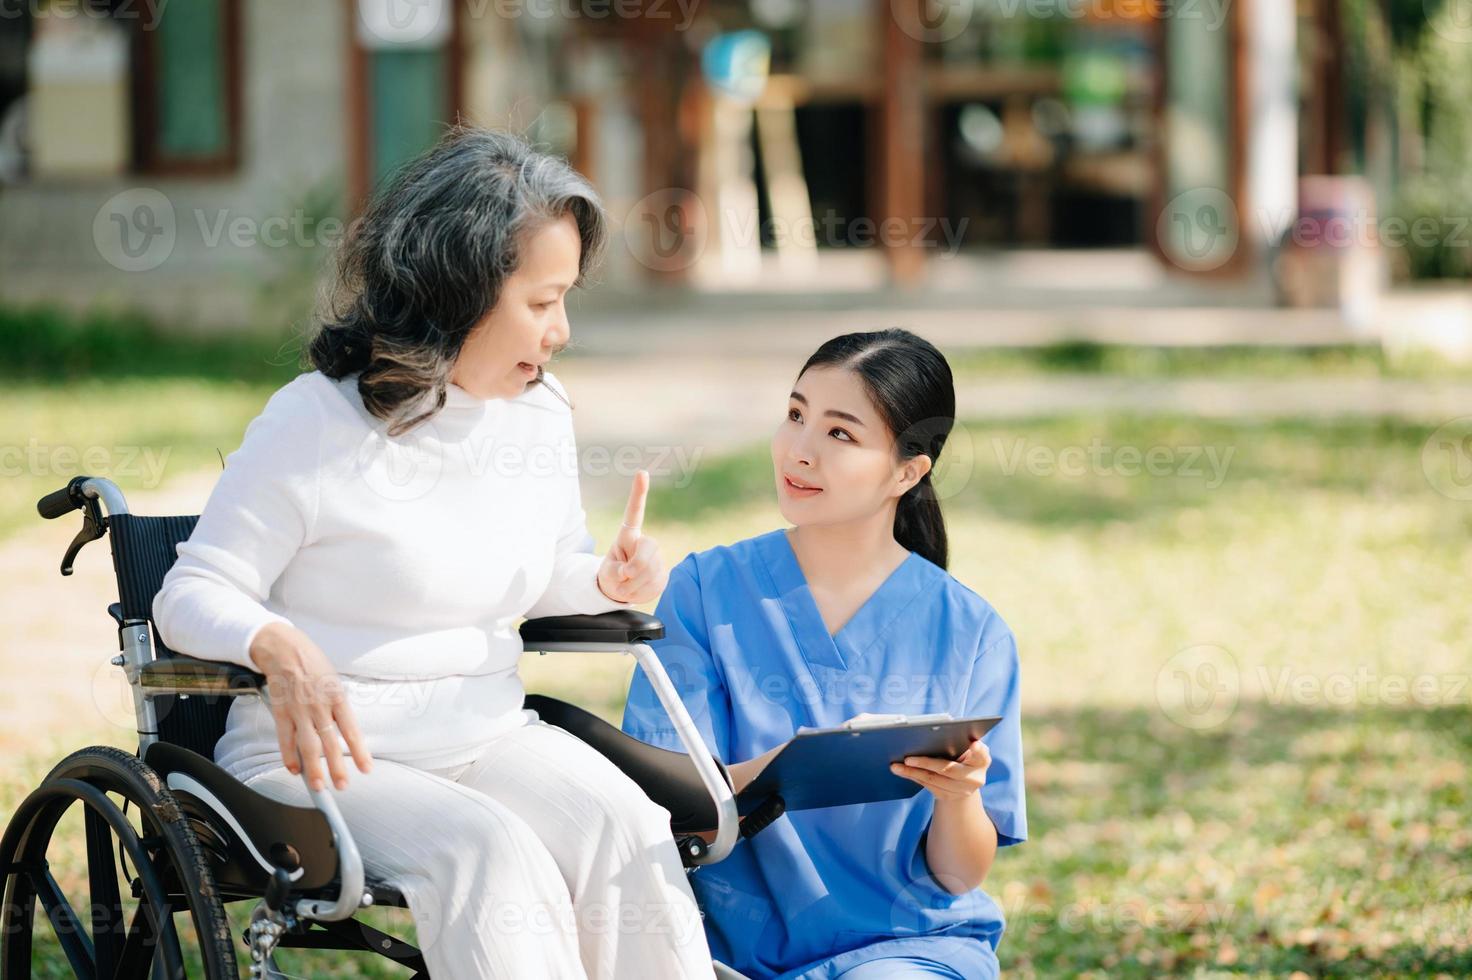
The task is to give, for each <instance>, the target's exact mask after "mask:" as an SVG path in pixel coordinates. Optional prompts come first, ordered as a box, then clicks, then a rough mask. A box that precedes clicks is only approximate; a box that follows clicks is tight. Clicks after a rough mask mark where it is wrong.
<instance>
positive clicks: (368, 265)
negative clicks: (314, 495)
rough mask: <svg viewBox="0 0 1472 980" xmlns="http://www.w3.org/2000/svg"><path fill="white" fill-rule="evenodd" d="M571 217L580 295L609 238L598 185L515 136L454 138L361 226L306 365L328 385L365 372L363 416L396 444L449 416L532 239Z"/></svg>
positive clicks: (412, 169) (463, 131)
mask: <svg viewBox="0 0 1472 980" xmlns="http://www.w3.org/2000/svg"><path fill="white" fill-rule="evenodd" d="M567 214H571V215H572V216H573V218H574V220H575V221H576V222H577V226H578V233H579V236H580V237H581V239H582V255H581V257H580V259H579V268H578V281H577V284H578V285H581V284H583V282H584V281H585V278H586V276H587V273H588V270H589V269H590V268H592V266H593V264H594V263H595V262H596V261H597V259H598V257H599V255H600V254H601V252H602V250H603V247H604V244H605V243H606V241H607V238H608V230H607V218H606V216H605V215H604V213H603V205H602V202H601V201H600V200H599V197H598V193H597V192H596V191H595V190H594V189H593V187H592V185H590V184H589V183H588V181H587V180H586V179H585V178H584V177H583V176H582V175H581V174H579V173H578V172H577V171H575V170H574V169H573V168H572V167H571V166H569V165H568V163H567V162H566V161H565V160H563V159H561V158H559V157H555V156H551V155H549V154H545V153H540V152H538V151H536V150H534V149H533V148H532V147H531V146H530V145H529V144H528V143H526V142H525V141H524V140H522V139H521V138H520V137H518V136H515V135H513V134H511V133H505V132H498V131H494V130H486V129H475V128H469V127H456V128H454V129H452V130H451V131H450V132H449V133H448V134H446V136H445V138H444V139H442V140H441V141H440V142H439V143H438V144H437V145H436V146H434V147H433V148H432V149H430V150H429V151H428V152H426V153H425V154H424V155H422V156H420V157H419V158H418V159H416V160H414V161H412V162H410V163H409V164H407V165H405V166H404V167H403V168H402V169H401V170H399V171H398V172H397V173H396V174H395V175H394V176H393V178H392V179H391V180H390V181H389V182H388V184H387V185H386V186H385V187H384V188H383V189H382V190H381V191H380V192H379V193H377V194H376V195H375V196H374V199H373V201H372V203H371V204H369V206H368V208H367V210H366V211H365V212H364V214H363V216H362V218H361V219H360V220H359V222H358V223H357V226H356V228H355V229H354V231H353V233H352V235H351V237H350V238H349V239H348V241H347V243H346V244H345V245H344V247H343V251H342V253H341V255H340V256H339V261H338V283H337V287H338V293H339V295H338V296H337V297H335V298H334V300H333V301H330V302H329V309H328V311H327V312H326V313H325V314H324V315H323V316H322V318H321V320H320V323H319V326H318V329H317V330H316V332H315V334H314V335H313V336H312V337H311V339H310V340H309V341H308V345H307V352H306V358H307V360H308V362H309V363H310V364H311V366H312V367H314V368H316V369H318V370H320V371H321V372H322V373H323V374H325V375H327V376H328V377H331V378H342V377H345V376H346V375H349V374H352V373H353V372H355V371H360V372H362V373H361V375H360V376H359V378H358V393H359V394H360V395H361V396H362V398H363V405H364V407H366V408H367V409H368V411H369V412H371V413H372V414H373V415H374V416H375V417H377V418H380V419H384V420H386V421H387V422H389V429H388V432H389V434H390V435H399V434H401V433H403V432H405V431H407V430H409V429H411V428H413V427H414V426H415V425H418V424H419V423H420V422H422V421H423V420H425V419H427V418H430V417H431V416H433V415H434V414H435V413H436V412H438V411H439V410H440V409H441V408H443V407H444V404H445V389H446V387H447V385H448V384H449V380H450V371H451V368H452V367H453V366H454V363H455V359H456V358H457V357H458V356H459V354H460V349H461V347H462V346H463V345H464V343H465V338H466V337H467V336H468V335H469V334H470V331H471V328H473V327H474V326H475V325H476V324H477V323H478V322H479V321H480V320H481V318H482V317H484V316H485V315H486V314H487V313H488V312H490V311H491V310H493V309H495V306H496V302H497V300H498V299H499V298H500V295H501V289H502V287H503V286H504V284H505V282H506V279H507V278H508V277H509V276H511V275H512V273H514V272H515V271H516V270H517V268H518V267H519V266H520V264H521V249H522V246H523V244H524V241H525V237H526V235H527V233H528V232H531V231H535V230H536V229H537V228H540V227H542V226H544V225H545V224H546V223H548V222H550V221H553V220H556V219H558V218H561V217H562V216H564V215H567ZM339 306H341V308H339ZM537 380H539V381H540V380H541V374H540V372H539V373H538V376H537ZM426 397H428V399H429V403H428V404H427V405H426V404H424V401H425V399H426Z"/></svg>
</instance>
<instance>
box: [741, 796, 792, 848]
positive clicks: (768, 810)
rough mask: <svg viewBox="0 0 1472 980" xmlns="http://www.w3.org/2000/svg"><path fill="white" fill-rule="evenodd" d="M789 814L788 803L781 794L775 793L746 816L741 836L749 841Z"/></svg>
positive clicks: (742, 822) (742, 823) (742, 824)
mask: <svg viewBox="0 0 1472 980" xmlns="http://www.w3.org/2000/svg"><path fill="white" fill-rule="evenodd" d="M786 812H787V801H786V800H784V799H782V796H781V794H779V793H773V794H772V795H771V796H769V797H767V798H766V799H765V800H762V802H761V803H760V804H759V805H758V806H757V808H756V809H755V810H752V811H751V812H750V813H748V814H747V815H746V818H745V819H744V820H742V821H741V836H742V837H744V838H747V839H750V838H752V837H755V836H756V835H757V834H759V833H761V832H762V831H763V830H766V829H767V828H768V827H770V826H771V825H772V822H773V821H774V820H776V819H777V818H778V817H780V816H782V814H784V813H786Z"/></svg>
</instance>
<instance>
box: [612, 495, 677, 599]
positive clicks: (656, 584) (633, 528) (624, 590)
mask: <svg viewBox="0 0 1472 980" xmlns="http://www.w3.org/2000/svg"><path fill="white" fill-rule="evenodd" d="M648 498H649V473H648V471H646V470H640V471H639V472H638V473H635V474H634V486H633V488H632V489H631V490H630V491H629V502H628V505H627V506H625V507H624V522H623V524H622V526H620V527H619V529H618V535H617V536H615V537H614V539H613V547H611V548H609V549H608V554H607V555H605V556H604V558H603V564H602V565H600V566H598V588H599V589H600V590H601V591H602V592H603V594H604V595H606V596H608V598H610V599H612V600H613V601H614V602H630V603H639V602H653V601H654V600H655V599H658V598H659V596H660V593H662V592H663V591H664V587H665V584H666V583H667V582H668V581H669V573H668V572H666V571H665V569H664V562H663V561H662V560H661V559H660V556H659V544H658V543H657V542H656V541H655V540H654V539H653V538H650V537H645V536H644V533H643V527H644V502H645V501H646V500H647V499H648Z"/></svg>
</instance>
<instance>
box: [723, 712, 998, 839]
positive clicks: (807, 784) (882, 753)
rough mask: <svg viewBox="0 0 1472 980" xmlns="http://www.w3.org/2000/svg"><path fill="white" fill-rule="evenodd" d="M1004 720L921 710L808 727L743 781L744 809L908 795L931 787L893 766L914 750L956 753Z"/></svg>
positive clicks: (740, 805)
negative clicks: (775, 800) (774, 800)
mask: <svg viewBox="0 0 1472 980" xmlns="http://www.w3.org/2000/svg"><path fill="white" fill-rule="evenodd" d="M1001 720H1002V719H1001V717H1000V716H985V717H979V718H959V719H947V720H941V718H939V717H936V716H921V717H918V718H913V719H905V720H903V721H900V722H894V721H884V722H879V723H873V722H856V723H853V722H851V723H849V724H847V725H845V726H843V727H839V728H822V729H812V730H800V731H799V732H798V733H797V734H796V735H795V736H793V737H792V739H791V740H789V741H788V742H787V744H786V745H784V746H783V747H782V750H781V751H780V752H778V753H777V754H776V755H774V756H773V757H772V758H771V760H770V761H768V763H767V764H766V766H765V767H763V769H762V771H761V772H759V773H757V775H756V776H755V777H753V778H752V780H751V782H749V783H747V784H746V786H744V787H742V789H741V792H740V793H739V794H737V796H736V809H737V811H738V812H739V813H740V814H741V815H742V816H746V815H748V814H750V813H751V812H752V811H754V810H756V809H757V808H758V807H759V806H761V805H762V804H763V803H765V802H766V801H767V800H768V799H769V798H770V797H771V796H773V795H777V796H780V797H781V798H782V802H783V803H784V804H785V806H784V809H786V810H816V809H819V808H822V807H830V806H848V805H850V804H854V803H880V802H883V801H886V800H902V799H908V798H909V797H911V796H914V795H915V794H916V793H918V792H920V791H921V790H922V789H924V787H923V786H921V785H920V784H919V783H917V782H914V781H913V780H909V779H906V778H905V777H903V776H896V775H895V774H894V773H892V772H890V771H889V766H890V763H893V762H901V761H903V760H904V758H905V757H906V756H911V755H919V756H926V757H929V758H945V759H954V758H956V757H957V756H959V755H960V754H961V753H962V752H965V751H966V749H967V747H968V746H970V744H971V743H972V742H974V741H975V740H976V739H978V738H981V737H982V736H983V735H985V734H986V733H987V732H989V731H991V730H992V727H993V726H995V725H996V723H997V722H999V721H1001Z"/></svg>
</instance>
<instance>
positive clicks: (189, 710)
mask: <svg viewBox="0 0 1472 980" xmlns="http://www.w3.org/2000/svg"><path fill="white" fill-rule="evenodd" d="M198 521H199V517H198V515H191V516H188V517H140V516H138V515H136V514H113V515H111V516H109V517H108V519H107V524H108V531H109V532H110V537H111V539H112V567H113V571H114V572H115V573H116V574H117V578H118V602H119V604H120V605H121V606H122V609H123V618H124V619H125V620H128V619H146V620H148V623H149V627H150V630H149V631H150V632H151V633H152V634H153V655H154V656H155V657H156V658H158V659H164V658H166V657H173V656H174V655H175V654H174V651H172V650H170V649H169V648H168V647H167V646H165V645H164V641H163V640H162V639H160V638H159V635H158V628H157V627H156V626H155V625H154V623H153V597H154V596H155V595H157V594H158V590H159V586H161V585H162V584H163V581H164V575H165V573H167V572H168V570H169V569H170V568H172V567H173V565H174V561H175V559H176V558H177V557H178V555H177V553H176V552H175V550H174V549H175V546H176V545H178V544H179V542H181V541H187V540H189V535H191V534H193V533H194V525H195V524H196V523H198ZM232 701H234V698H231V697H226V696H224V695H199V694H193V695H190V696H189V697H187V698H182V699H181V698H179V697H178V696H177V695H173V694H166V695H160V696H158V697H155V698H154V699H153V703H154V708H155V710H156V712H157V714H158V737H159V739H160V740H162V741H165V742H169V743H170V744H173V745H182V746H183V747H184V748H186V749H191V750H192V751H195V752H198V753H199V754H200V755H202V756H204V757H205V758H206V759H213V758H214V757H215V743H216V742H218V741H219V740H220V736H221V735H223V734H224V733H225V716H226V715H227V714H229V713H230V704H231V702H232Z"/></svg>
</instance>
